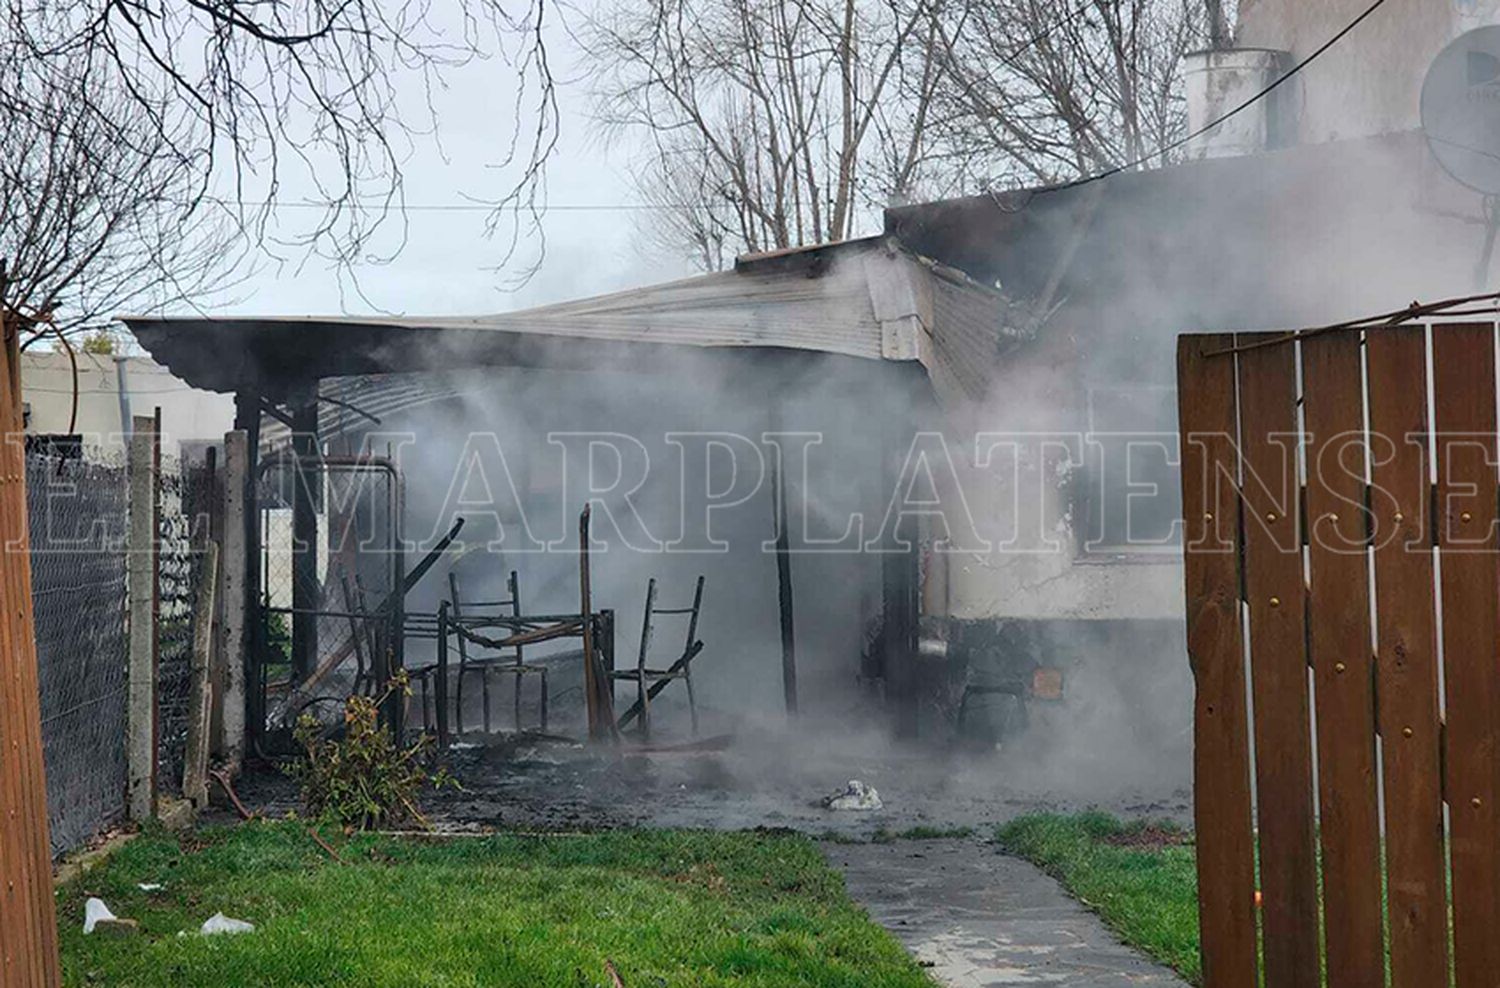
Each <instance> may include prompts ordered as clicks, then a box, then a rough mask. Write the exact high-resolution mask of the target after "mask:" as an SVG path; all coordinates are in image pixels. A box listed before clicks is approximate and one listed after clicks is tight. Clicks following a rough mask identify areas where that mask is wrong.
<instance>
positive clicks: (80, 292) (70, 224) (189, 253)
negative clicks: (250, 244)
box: [0, 58, 235, 342]
mask: <svg viewBox="0 0 1500 988" xmlns="http://www.w3.org/2000/svg"><path fill="white" fill-rule="evenodd" d="M0 90H3V91H4V92H5V93H6V94H7V96H8V97H14V96H15V95H16V94H21V95H23V96H24V99H19V100H14V99H13V100H11V101H10V102H9V105H7V106H5V107H4V108H0V263H3V264H4V273H3V277H0V311H5V312H7V313H10V314H13V315H15V316H18V317H19V318H20V319H21V320H22V321H23V323H24V325H25V326H26V327H27V329H28V331H29V333H30V334H31V339H32V340H34V339H37V338H44V337H51V336H57V337H63V336H66V335H68V334H71V333H75V332H82V331H97V330H98V329H100V328H101V327H103V326H104V325H106V324H107V323H108V322H109V321H110V319H111V318H112V317H113V315H114V314H116V313H117V312H119V311H120V310H126V309H151V308H154V307H156V306H158V305H159V304H160V303H162V302H164V301H172V300H176V299H180V298H191V297H194V296H197V295H201V294H203V293H204V292H206V291H208V290H209V289H211V288H213V287H216V286H218V285H221V284H222V283H223V282H224V279H226V278H227V277H228V274H229V271H230V269H231V268H232V267H233V266H234V259H235V253H234V238H233V233H234V230H233V226H232V224H230V223H228V222H226V221H225V217H223V216H222V215H221V214H219V213H217V212H216V211H215V210H212V209H201V210H195V209H193V208H192V207H193V203H194V200H195V197H196V196H197V194H198V186H197V184H196V182H195V178H194V175H193V173H192V169H190V168H188V167H184V163H183V162H182V160H181V158H180V154H179V151H178V150H177V149H175V148H173V147H172V146H171V145H170V142H169V141H168V136H167V135H165V134H163V133H161V132H160V131H158V130H157V129H156V127H155V126H154V125H152V124H151V123H150V122H149V120H148V119H147V117H146V113H145V111H144V110H143V108H142V107H141V106H139V105H138V104H137V103H136V102H134V101H133V100H132V99H130V98H129V97H128V96H126V95H124V94H122V93H120V92H118V91H114V90H111V89H110V88H109V87H108V85H107V80H105V79H102V78H100V74H99V73H98V72H97V70H94V69H91V68H90V66H89V65H88V64H87V63H86V62H83V61H76V60H73V59H66V60H65V59H62V58H58V59H56V60H52V61H49V62H47V63H44V64H41V65H37V64H31V63H28V62H25V61H22V60H17V59H0ZM28 342H30V340H28Z"/></svg>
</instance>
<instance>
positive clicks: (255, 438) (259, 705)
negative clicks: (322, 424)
mask: <svg viewBox="0 0 1500 988" xmlns="http://www.w3.org/2000/svg"><path fill="white" fill-rule="evenodd" d="M260 411H261V393H260V387H259V385H258V384H257V383H255V382H250V383H248V384H245V385H242V386H241V387H240V389H239V391H237V392H236V393H235V396H234V428H235V432H236V433H239V434H240V435H242V436H243V437H244V440H243V441H244V463H243V465H242V468H241V470H240V472H239V477H238V480H239V486H240V491H239V495H240V496H239V514H240V520H241V523H242V526H243V541H242V542H241V544H240V549H241V551H242V556H241V562H242V564H243V570H244V579H243V581H242V586H241V587H240V588H239V589H240V592H239V593H238V594H236V595H235V599H226V600H225V601H224V606H225V607H226V608H229V607H238V608H240V609H241V614H242V615H243V618H242V620H243V626H242V627H243V641H244V647H243V651H242V656H243V660H244V676H245V685H246V689H245V690H244V698H245V728H246V730H245V732H244V735H243V737H235V736H233V732H231V731H230V730H229V729H228V724H229V723H230V719H229V718H228V717H226V730H225V735H226V738H225V742H226V744H227V745H232V746H234V747H236V748H237V749H238V751H239V752H243V751H244V747H243V745H245V744H247V743H253V742H254V741H256V740H257V739H259V737H260V735H261V732H262V731H263V730H265V726H266V692H265V684H264V682H263V677H262V675H261V669H262V666H263V664H264V655H263V654H262V652H263V647H264V643H265V620H264V616H263V615H262V614H261V613H260V579H261V573H260V552H261V544H260V542H261V538H260V496H259V488H258V486H257V485H258V482H259V478H260ZM230 661H234V656H230ZM229 695H232V693H231V694H229Z"/></svg>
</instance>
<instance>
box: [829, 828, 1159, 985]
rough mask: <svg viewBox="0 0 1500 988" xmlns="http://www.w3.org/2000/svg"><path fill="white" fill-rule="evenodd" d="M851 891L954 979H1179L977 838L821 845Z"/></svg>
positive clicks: (943, 978)
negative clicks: (1120, 940)
mask: <svg viewBox="0 0 1500 988" xmlns="http://www.w3.org/2000/svg"><path fill="white" fill-rule="evenodd" d="M823 851H824V854H825V855H826V856H827V858H828V860H829V861H830V862H831V863H832V864H833V865H834V866H835V867H837V868H838V869H839V870H840V871H842V872H843V873H844V877H845V881H846V882H847V884H848V888H849V894H850V895H851V896H853V898H854V899H855V901H857V902H859V903H860V904H861V905H863V906H864V907H865V908H866V909H867V910H869V912H870V915H871V916H872V917H873V918H874V919H875V921H876V922H878V923H880V924H881V925H883V926H885V927H886V928H887V929H889V930H890V931H891V932H892V933H894V934H895V935H896V937H897V938H898V939H899V940H900V941H901V942H902V943H903V944H905V945H906V948H907V949H908V950H910V951H911V952H912V953H913V954H914V955H915V956H916V957H917V959H918V960H919V961H921V962H922V963H923V964H925V965H927V966H928V968H929V969H930V970H931V972H932V974H933V975H934V976H935V977H936V978H937V980H938V981H939V982H940V983H942V984H944V985H949V986H952V988H1000V986H1009V985H1056V986H1062V988H1142V986H1144V988H1186V984H1185V982H1183V981H1182V980H1181V979H1180V978H1179V977H1178V976H1177V975H1176V974H1174V973H1173V972H1171V971H1169V970H1167V969H1166V968H1163V967H1161V966H1159V965H1157V964H1155V963H1153V962H1152V961H1149V960H1147V959H1145V958H1144V957H1142V956H1141V955H1140V954H1138V953H1136V952H1135V951H1133V950H1131V949H1130V948H1129V947H1126V946H1123V945H1122V944H1121V943H1120V942H1119V941H1118V940H1116V939H1115V938H1114V936H1113V935H1112V934H1111V933H1110V932H1109V931H1108V930H1107V929H1106V928H1105V927H1104V924H1103V923H1101V922H1100V921H1099V919H1098V918H1097V917H1096V916H1094V915H1093V914H1092V913H1090V912H1088V911H1087V910H1085V909H1084V908H1083V907H1082V906H1080V905H1079V904H1078V903H1077V902H1075V901H1074V900H1073V899H1071V898H1069V897H1068V896H1067V895H1066V894H1065V893H1064V892H1063V891H1062V889H1061V888H1060V887H1059V886H1058V884H1057V883H1056V882H1055V881H1053V880H1052V879H1051V878H1049V877H1048V876H1046V875H1044V874H1042V873H1041V872H1040V871H1038V870H1037V869H1036V868H1034V867H1032V866H1031V865H1029V864H1027V863H1026V862H1024V861H1021V860H1019V859H1018V858H1012V857H1007V856H1005V855H1003V854H1001V853H999V852H998V851H997V850H996V849H995V848H994V847H992V846H989V845H986V844H983V843H981V842H979V841H977V840H973V839H967V840H939V841H905V840H903V841H896V842H894V843H889V844H834V843H826V844H824V846H823Z"/></svg>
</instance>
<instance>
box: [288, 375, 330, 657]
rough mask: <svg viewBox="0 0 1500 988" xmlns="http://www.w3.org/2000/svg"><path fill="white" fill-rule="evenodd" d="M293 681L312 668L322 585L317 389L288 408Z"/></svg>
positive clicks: (315, 655) (315, 652)
mask: <svg viewBox="0 0 1500 988" xmlns="http://www.w3.org/2000/svg"><path fill="white" fill-rule="evenodd" d="M292 449H293V451H294V452H295V453H296V465H295V474H296V475H295V477H293V479H292V681H293V682H301V681H302V680H304V679H306V678H307V677H308V676H309V675H310V674H311V673H312V671H313V669H315V668H317V664H318V615H317V613H316V612H317V611H319V610H321V609H322V606H323V593H322V591H323V581H322V580H320V579H319V578H318V507H319V503H318V502H319V501H320V500H321V498H320V497H319V492H320V484H321V482H322V479H323V475H322V472H321V470H319V468H318V463H317V459H318V396H317V392H316V390H314V391H313V393H312V395H311V396H310V397H306V398H304V400H303V401H302V402H301V403H300V404H298V405H297V406H296V407H295V408H293V410H292Z"/></svg>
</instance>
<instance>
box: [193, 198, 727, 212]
mask: <svg viewBox="0 0 1500 988" xmlns="http://www.w3.org/2000/svg"><path fill="white" fill-rule="evenodd" d="M209 201H210V202H212V203H214V204H215V205H219V206H231V207H237V206H244V207H247V208H250V209H322V210H330V209H337V208H340V207H341V206H349V207H350V208H355V209H370V208H377V209H379V208H390V209H392V210H394V211H397V212H410V213H493V212H496V211H501V212H504V211H510V212H521V211H523V210H528V209H530V208H531V207H530V206H529V205H527V204H524V203H494V204H490V203H482V202H425V203H422V202H418V203H399V202H385V201H377V202H372V201H370V200H361V199H343V200H335V201H332V202H308V201H305V200H302V201H293V202H288V201H285V200H281V199H262V200H257V201H245V202H240V201H236V200H233V199H210V200H209ZM712 205H715V204H714V203H707V202H681V203H649V202H572V203H546V204H543V203H538V204H537V205H536V210H537V212H539V213H545V212H552V211H554V210H555V211H558V212H633V211H636V210H655V209H696V208H708V207H710V206H712ZM718 205H730V203H728V202H727V201H726V202H724V203H719V204H718Z"/></svg>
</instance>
